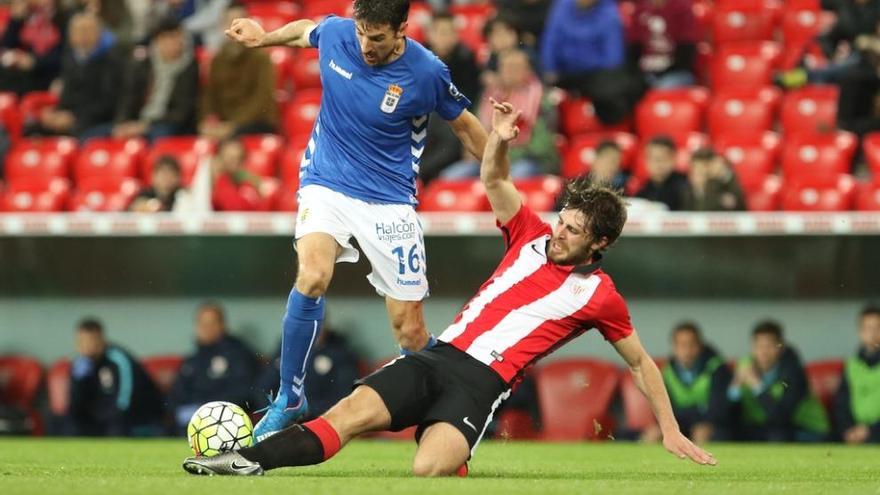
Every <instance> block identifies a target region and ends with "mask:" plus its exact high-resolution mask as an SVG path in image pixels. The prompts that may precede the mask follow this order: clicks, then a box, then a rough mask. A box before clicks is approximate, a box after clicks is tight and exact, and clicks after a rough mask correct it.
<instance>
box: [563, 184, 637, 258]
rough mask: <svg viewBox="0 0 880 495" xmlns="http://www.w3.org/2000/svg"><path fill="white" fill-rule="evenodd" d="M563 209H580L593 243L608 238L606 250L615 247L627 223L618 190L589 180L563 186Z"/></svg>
mask: <svg viewBox="0 0 880 495" xmlns="http://www.w3.org/2000/svg"><path fill="white" fill-rule="evenodd" d="M562 204H563V207H562V209H564V210H579V211H580V212H581V213H583V214H584V218H586V220H587V225H585V226H584V228H585V229H586V230H587V231H588V232H589V233H590V235H591V236H592V238H593V239H594V240H597V241H598V240H601V239H602V238H603V237H604V238H606V239H608V244H607V245H606V246H605V249H607V248H608V247H609V246H611V245H612V244H614V241H616V240H617V238H618V237H620V233H621V232H622V231H623V225H624V224H625V223H626V203H625V202H624V201H623V198H622V197H621V195H620V191H617V190H614V189H612V188H611V187H608V186H606V185H604V184H597V183H594V182H593V181H591V180H589V179H579V180H573V181H570V182H569V183H568V184H566V186H565V199H564V201H563V203H562Z"/></svg>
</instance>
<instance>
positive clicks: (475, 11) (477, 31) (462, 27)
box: [449, 2, 495, 53]
mask: <svg viewBox="0 0 880 495" xmlns="http://www.w3.org/2000/svg"><path fill="white" fill-rule="evenodd" d="M449 13H451V14H452V15H453V16H454V18H455V28H456V31H458V38H459V40H461V42H462V43H464V44H465V45H466V46H467V47H468V48H470V49H471V50H473V51H474V53H479V52H480V49H481V47H482V46H483V45H484V44H485V42H486V40H484V39H483V27H484V26H485V25H486V21H487V20H489V19H491V18H492V16H494V15H495V6H494V5H493V4H492V2H485V3H475V4H472V5H453V6H452V7H450V9H449Z"/></svg>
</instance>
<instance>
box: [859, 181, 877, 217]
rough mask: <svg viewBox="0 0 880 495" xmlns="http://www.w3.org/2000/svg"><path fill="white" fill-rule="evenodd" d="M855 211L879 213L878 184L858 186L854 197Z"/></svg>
mask: <svg viewBox="0 0 880 495" xmlns="http://www.w3.org/2000/svg"><path fill="white" fill-rule="evenodd" d="M856 209H857V210H860V211H880V183H877V182H875V183H868V184H859V188H858V193H857V196H856Z"/></svg>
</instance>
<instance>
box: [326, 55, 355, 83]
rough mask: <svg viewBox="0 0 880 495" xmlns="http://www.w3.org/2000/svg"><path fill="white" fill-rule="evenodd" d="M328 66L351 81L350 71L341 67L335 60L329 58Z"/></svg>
mask: <svg viewBox="0 0 880 495" xmlns="http://www.w3.org/2000/svg"><path fill="white" fill-rule="evenodd" d="M330 68H331V69H333V70H334V71H335V72H336V73H337V74H339V75H340V76H342V77H344V78H346V79H348V80H349V81H351V72H349V71H347V70H345V69H343V68H342V67H340V66H338V65H336V62H335V61H334V60H333V59H330Z"/></svg>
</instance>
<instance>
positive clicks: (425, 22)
mask: <svg viewBox="0 0 880 495" xmlns="http://www.w3.org/2000/svg"><path fill="white" fill-rule="evenodd" d="M433 16H434V12H433V10H432V9H431V6H430V5H428V4H426V3H424V2H412V3H411V4H410V6H409V17H408V19H407V23H406V37H407V38H412V39H414V40H416V41H418V42H419V43H422V44H424V43H425V32H426V30H427V29H428V26H429V25H430V24H431V18H432V17H433Z"/></svg>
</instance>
